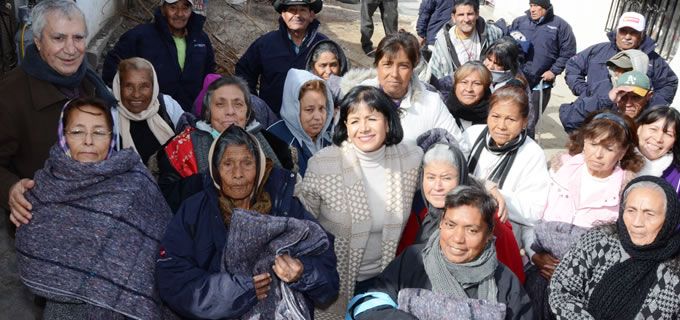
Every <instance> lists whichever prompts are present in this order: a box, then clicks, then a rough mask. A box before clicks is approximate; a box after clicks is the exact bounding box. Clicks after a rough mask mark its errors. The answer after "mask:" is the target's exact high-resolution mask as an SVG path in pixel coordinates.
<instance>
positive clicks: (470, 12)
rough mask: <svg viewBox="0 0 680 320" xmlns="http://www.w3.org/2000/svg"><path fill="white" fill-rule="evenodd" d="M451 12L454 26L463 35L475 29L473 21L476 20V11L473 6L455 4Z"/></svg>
mask: <svg viewBox="0 0 680 320" xmlns="http://www.w3.org/2000/svg"><path fill="white" fill-rule="evenodd" d="M453 11H454V12H453V13H451V20H453V22H454V23H455V24H456V28H458V30H460V31H461V32H462V33H463V34H465V35H468V36H469V35H470V34H471V33H472V31H475V22H476V21H477V13H476V12H475V8H474V7H473V6H470V5H460V6H456V7H454V9H453Z"/></svg>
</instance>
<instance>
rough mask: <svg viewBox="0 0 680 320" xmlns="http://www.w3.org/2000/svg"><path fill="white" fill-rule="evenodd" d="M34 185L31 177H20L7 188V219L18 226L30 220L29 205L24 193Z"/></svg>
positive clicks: (31, 207) (30, 207)
mask: <svg viewBox="0 0 680 320" xmlns="http://www.w3.org/2000/svg"><path fill="white" fill-rule="evenodd" d="M34 186H35V181H33V180H31V179H21V180H19V181H17V183H15V184H14V185H13V186H12V187H11V188H10V189H9V209H10V210H9V211H10V214H9V220H10V221H12V223H14V225H15V226H16V227H17V228H18V227H20V226H21V225H22V224H27V223H28V222H29V221H31V218H32V217H33V215H32V214H31V209H33V206H32V205H31V203H30V202H28V200H26V197H24V193H26V191H28V190H30V189H31V188H33V187H34Z"/></svg>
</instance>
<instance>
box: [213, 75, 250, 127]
mask: <svg viewBox="0 0 680 320" xmlns="http://www.w3.org/2000/svg"><path fill="white" fill-rule="evenodd" d="M224 86H236V87H237V88H239V89H240V90H241V92H243V99H244V100H245V102H246V107H247V108H248V111H246V124H248V123H250V121H252V120H253V119H254V118H255V115H254V114H253V107H252V103H253V102H252V99H250V90H249V89H248V83H247V82H246V81H245V80H243V79H242V78H240V77H238V76H224V77H221V78H219V79H217V80H215V81H213V82H212V83H211V84H210V85H209V86H208V90H207V91H206V92H205V96H203V109H202V111H201V119H203V121H205V122H207V123H210V102H211V100H212V96H213V94H214V93H215V91H217V89H219V88H222V87H224Z"/></svg>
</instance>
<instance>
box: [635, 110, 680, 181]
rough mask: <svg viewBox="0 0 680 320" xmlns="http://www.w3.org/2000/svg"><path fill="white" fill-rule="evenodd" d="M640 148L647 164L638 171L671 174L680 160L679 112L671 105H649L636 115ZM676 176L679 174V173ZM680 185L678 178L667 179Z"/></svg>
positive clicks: (666, 175)
mask: <svg viewBox="0 0 680 320" xmlns="http://www.w3.org/2000/svg"><path fill="white" fill-rule="evenodd" d="M636 123H637V125H638V129H637V137H638V146H637V150H638V152H639V153H640V154H641V155H642V156H643V157H644V161H645V164H644V166H643V167H642V170H640V174H639V175H651V176H655V177H664V178H668V177H669V176H670V173H671V172H673V171H677V170H676V169H675V168H676V167H677V166H678V163H677V161H680V139H676V133H677V132H680V112H678V111H677V110H675V109H674V108H671V107H668V106H659V107H654V108H649V109H646V110H645V111H643V112H642V113H641V114H640V116H639V117H638V118H637V119H636ZM676 176H677V175H676ZM666 181H668V182H669V183H670V184H671V185H673V186H675V187H677V186H678V179H677V178H675V179H670V180H669V179H667V180H666Z"/></svg>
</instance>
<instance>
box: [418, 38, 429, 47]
mask: <svg viewBox="0 0 680 320" xmlns="http://www.w3.org/2000/svg"><path fill="white" fill-rule="evenodd" d="M426 43H427V39H425V38H421V37H420V36H418V45H420V47H421V48H422V47H423V46H425V44H426Z"/></svg>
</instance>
